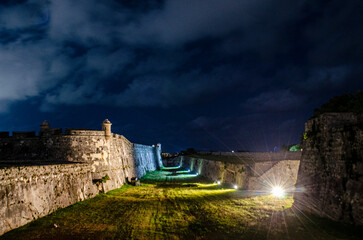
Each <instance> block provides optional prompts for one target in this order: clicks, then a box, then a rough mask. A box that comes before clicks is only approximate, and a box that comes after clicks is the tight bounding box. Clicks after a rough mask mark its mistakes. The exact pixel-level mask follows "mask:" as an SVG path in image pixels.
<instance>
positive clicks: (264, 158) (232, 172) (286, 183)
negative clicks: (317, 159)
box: [179, 152, 301, 192]
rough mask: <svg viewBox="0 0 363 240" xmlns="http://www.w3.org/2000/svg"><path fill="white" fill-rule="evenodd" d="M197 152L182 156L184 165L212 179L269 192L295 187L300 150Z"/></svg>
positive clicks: (246, 188)
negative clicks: (276, 187) (275, 189)
mask: <svg viewBox="0 0 363 240" xmlns="http://www.w3.org/2000/svg"><path fill="white" fill-rule="evenodd" d="M197 155H198V156H196V157H187V156H181V157H179V158H180V161H181V163H182V165H183V166H184V167H186V168H189V169H190V170H191V171H196V172H198V174H200V175H202V176H204V177H206V178H208V179H211V180H213V181H220V182H222V183H227V184H231V185H236V186H237V187H238V188H241V189H245V190H253V191H261V192H266V191H267V192H268V191H270V190H271V188H272V187H273V186H281V187H283V188H284V189H287V190H291V191H292V190H293V189H294V185H295V183H296V179H297V173H298V169H299V164H300V157H301V152H276V153H275V152H271V153H268V152H266V153H261V152H239V153H230V152H225V153H224V152H218V153H199V154H197ZM231 157H232V158H231Z"/></svg>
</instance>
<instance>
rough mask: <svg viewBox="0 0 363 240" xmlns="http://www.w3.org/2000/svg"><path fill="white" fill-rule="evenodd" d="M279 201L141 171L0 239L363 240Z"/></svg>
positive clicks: (189, 176) (352, 230)
mask: <svg viewBox="0 0 363 240" xmlns="http://www.w3.org/2000/svg"><path fill="white" fill-rule="evenodd" d="M292 203H293V199H292V196H286V197H285V198H283V199H278V198H275V197H273V196H267V195H265V196H263V195H258V194H255V193H251V192H246V191H241V190H237V191H236V190H232V189H229V188H223V186H219V185H217V184H211V183H208V182H206V181H205V180H203V179H201V178H200V177H197V176H195V175H194V174H185V173H182V174H177V173H176V170H170V171H157V172H152V173H149V174H148V175H146V176H145V177H144V178H143V184H142V185H141V186H139V187H132V186H129V185H126V186H123V187H122V188H120V189H116V190H113V191H110V192H108V193H107V194H100V195H98V196H96V197H95V198H93V199H89V200H86V201H83V202H79V203H77V204H74V205H72V206H69V207H67V208H64V209H59V210H57V211H56V212H54V213H53V214H51V215H49V216H46V217H43V218H40V219H38V220H36V221H33V222H31V223H29V224H27V225H25V226H23V227H21V228H18V229H15V230H13V231H10V232H8V233H6V234H5V235H3V236H1V237H0V239H361V238H362V235H360V234H361V233H360V232H359V230H362V229H361V228H354V227H352V226H346V225H341V224H338V223H334V222H331V221H327V220H323V219H319V218H315V217H312V216H306V215H303V214H301V213H297V212H294V211H293V210H292V209H291V205H292Z"/></svg>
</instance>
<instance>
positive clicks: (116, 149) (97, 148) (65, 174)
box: [0, 120, 162, 235]
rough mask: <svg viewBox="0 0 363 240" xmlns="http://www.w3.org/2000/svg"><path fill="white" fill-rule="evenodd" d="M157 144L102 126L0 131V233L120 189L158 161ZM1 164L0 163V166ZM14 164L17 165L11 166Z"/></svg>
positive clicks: (151, 169)
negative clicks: (137, 141)
mask: <svg viewBox="0 0 363 240" xmlns="http://www.w3.org/2000/svg"><path fill="white" fill-rule="evenodd" d="M160 155H161V145H160V144H158V145H157V146H146V145H141V144H134V143H131V142H130V141H128V140H127V139H126V138H125V137H124V136H122V135H118V134H114V133H112V132H111V123H110V122H109V121H108V120H105V121H104V122H103V130H102V131H95V130H84V129H66V131H65V133H64V134H63V133H62V129H54V128H50V126H49V124H48V123H47V122H44V123H43V124H42V125H41V131H40V132H39V136H36V134H35V132H14V133H13V136H9V133H8V132H2V133H0V164H1V165H2V166H7V167H2V168H0V219H1V220H0V235H1V234H3V233H4V232H6V231H9V230H11V229H13V228H16V227H19V226H22V225H24V224H26V223H27V222H29V221H31V220H33V219H36V218H38V217H42V216H45V215H47V214H49V213H51V212H53V211H54V210H56V209H57V208H59V207H66V206H68V205H71V204H73V203H76V202H78V201H82V200H84V199H88V198H91V197H94V196H95V195H97V194H98V193H99V192H107V191H109V190H112V189H115V188H119V187H121V186H122V185H123V184H125V182H126V181H127V179H129V180H130V179H131V178H132V177H138V178H140V177H142V176H143V175H145V173H146V172H147V171H154V170H156V169H158V168H160V167H161V166H162V163H161V156H160ZM1 165H0V166H1ZM16 165H19V167H16Z"/></svg>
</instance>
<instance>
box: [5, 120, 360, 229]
mask: <svg viewBox="0 0 363 240" xmlns="http://www.w3.org/2000/svg"><path fill="white" fill-rule="evenodd" d="M111 125H112V124H111V122H110V121H108V120H107V119H106V120H105V121H104V122H103V123H102V130H100V131H96V130H85V129H66V130H65V132H64V133H63V131H62V129H59V128H50V125H49V124H48V123H47V122H46V121H44V122H43V123H42V124H41V126H40V132H39V134H38V136H37V135H36V133H35V132H13V134H12V136H10V134H9V132H0V219H2V221H0V235H1V234H3V233H4V232H6V231H9V230H11V229H13V228H16V227H19V226H22V225H24V224H26V223H28V222H30V221H32V220H33V219H36V218H38V217H41V216H45V215H48V214H50V213H51V212H53V211H55V210H56V209H58V208H60V207H66V206H69V205H71V204H73V203H76V202H78V201H82V200H84V199H88V198H92V197H94V196H95V195H97V194H98V193H99V192H106V191H109V190H112V189H115V188H119V187H121V186H122V185H123V184H124V183H125V182H126V181H127V179H130V178H132V177H142V176H143V175H145V173H146V172H147V171H154V170H157V169H160V168H162V167H163V164H162V159H161V145H160V144H157V145H156V146H146V145H141V144H135V143H131V142H130V141H128V140H127V139H126V138H125V137H124V136H122V135H118V134H114V133H112V131H111ZM305 130H306V132H305V134H304V135H303V136H304V139H303V142H302V146H303V151H302V152H295V153H293V152H281V153H223V154H222V153H218V154H217V155H218V156H215V155H216V154H215V153H208V154H205V155H200V154H199V156H196V157H193V156H179V157H178V158H177V161H181V163H182V165H183V166H184V167H187V168H189V169H191V170H192V171H195V172H198V174H200V175H202V176H204V177H207V178H209V179H211V180H214V181H223V182H225V183H230V184H235V185H236V187H238V188H242V189H247V190H256V189H258V190H264V189H265V188H266V187H270V185H271V184H275V183H277V184H279V183H281V182H284V183H285V184H287V185H288V186H289V187H292V188H293V187H294V184H295V182H296V181H297V183H296V186H297V187H298V189H300V190H301V191H297V192H294V207H295V208H297V209H299V211H300V210H303V211H307V212H313V213H315V214H318V215H320V216H322V217H328V218H331V219H333V220H336V221H342V222H346V223H353V224H357V225H362V224H363V217H362V216H363V213H362V208H361V206H362V198H361V197H362V192H363V178H362V176H363V161H362V159H363V114H354V113H324V114H321V115H320V116H318V117H315V118H312V119H310V120H309V121H308V122H307V123H306V125H305ZM231 156H232V157H233V158H231ZM227 158H230V159H232V160H233V161H230V162H228V161H226V159H227ZM234 159H237V161H234ZM300 159H301V160H300ZM19 163H21V164H19ZM16 165H19V166H18V167H16ZM7 166H9V167H7ZM277 176H278V178H277ZM276 179H277V180H278V181H277V182H276ZM274 181H275V182H274ZM266 191H268V189H267V190H266Z"/></svg>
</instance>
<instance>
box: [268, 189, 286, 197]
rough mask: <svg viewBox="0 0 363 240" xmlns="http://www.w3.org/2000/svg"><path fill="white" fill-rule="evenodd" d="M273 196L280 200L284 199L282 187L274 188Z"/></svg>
mask: <svg viewBox="0 0 363 240" xmlns="http://www.w3.org/2000/svg"><path fill="white" fill-rule="evenodd" d="M271 193H272V195H274V196H275V197H278V198H282V197H283V196H284V195H285V191H284V189H282V187H280V186H274V187H273V188H272V190H271Z"/></svg>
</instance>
